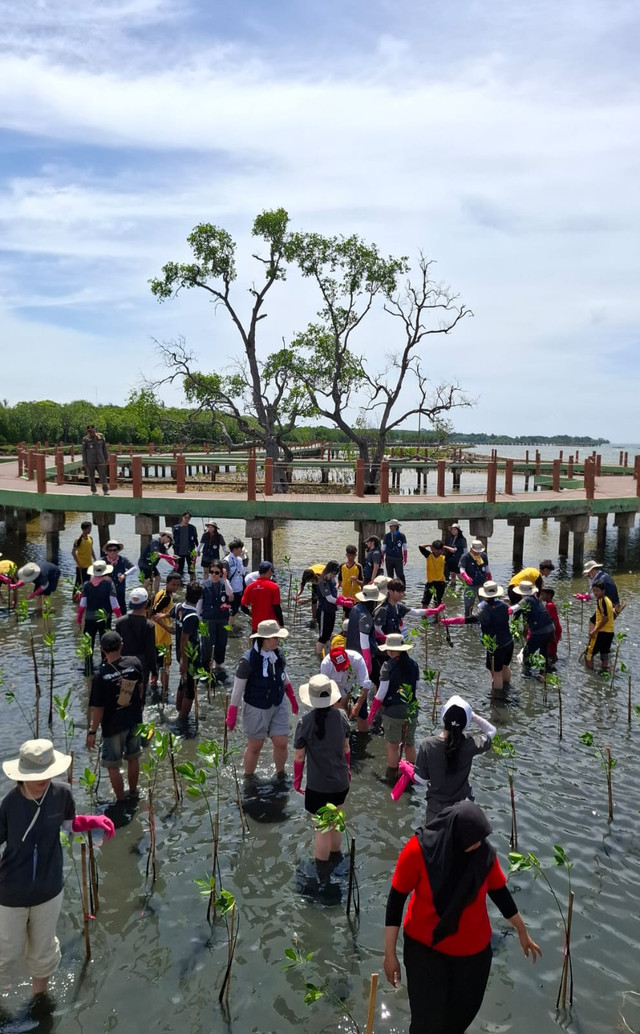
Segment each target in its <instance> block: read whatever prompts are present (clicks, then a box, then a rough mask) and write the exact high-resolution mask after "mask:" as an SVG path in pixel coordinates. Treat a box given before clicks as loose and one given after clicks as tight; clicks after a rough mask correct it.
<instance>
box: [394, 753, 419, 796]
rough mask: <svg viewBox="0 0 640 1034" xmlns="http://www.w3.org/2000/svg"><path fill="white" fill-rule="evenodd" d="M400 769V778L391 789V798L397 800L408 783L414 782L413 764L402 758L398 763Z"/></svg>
mask: <svg viewBox="0 0 640 1034" xmlns="http://www.w3.org/2000/svg"><path fill="white" fill-rule="evenodd" d="M398 769H399V771H400V778H399V779H398V782H397V783H396V785H395V786H394V788H393V790H392V791H391V800H392V801H399V800H400V798H401V797H402V795H403V793H404V791H405V790H406V789H407V787H408V786H409V784H410V783H413V782H414V778H413V765H412V764H411V762H409V761H405V759H404V758H403V759H402V761H401V762H400V764H399V765H398Z"/></svg>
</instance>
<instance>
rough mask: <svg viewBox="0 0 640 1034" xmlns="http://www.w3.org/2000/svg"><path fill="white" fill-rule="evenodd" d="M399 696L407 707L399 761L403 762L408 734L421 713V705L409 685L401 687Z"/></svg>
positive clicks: (405, 684)
mask: <svg viewBox="0 0 640 1034" xmlns="http://www.w3.org/2000/svg"><path fill="white" fill-rule="evenodd" d="M398 696H399V697H400V699H401V700H402V703H403V704H404V706H405V716H404V721H403V723H402V735H401V737H400V745H399V751H398V761H401V760H402V755H403V754H404V748H405V743H406V739H407V733H408V732H409V726H410V725H411V723H412V721H413V720H414V718H415V719H417V717H418V712H419V711H420V704H419V703H418V701H417V700H416V698H415V696H414V693H413V690H412V688H411V686H410V685H409V684H408V683H404V684H403V685H402V686H400V689H399V690H398Z"/></svg>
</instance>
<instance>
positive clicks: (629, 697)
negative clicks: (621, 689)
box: [627, 675, 631, 725]
mask: <svg viewBox="0 0 640 1034" xmlns="http://www.w3.org/2000/svg"><path fill="white" fill-rule="evenodd" d="M628 678H629V688H628V691H627V722H628V724H629V725H631V675H629V676H628Z"/></svg>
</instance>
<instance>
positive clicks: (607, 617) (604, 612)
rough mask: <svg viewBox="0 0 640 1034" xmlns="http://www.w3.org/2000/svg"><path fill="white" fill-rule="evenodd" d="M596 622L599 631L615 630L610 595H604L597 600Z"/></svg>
mask: <svg viewBox="0 0 640 1034" xmlns="http://www.w3.org/2000/svg"><path fill="white" fill-rule="evenodd" d="M601 622H603V623H602V624H601ZM595 623H596V627H597V629H598V632H613V603H612V602H611V600H610V599H609V597H608V596H602V597H601V598H600V599H599V600H598V601H597V602H596V622H595Z"/></svg>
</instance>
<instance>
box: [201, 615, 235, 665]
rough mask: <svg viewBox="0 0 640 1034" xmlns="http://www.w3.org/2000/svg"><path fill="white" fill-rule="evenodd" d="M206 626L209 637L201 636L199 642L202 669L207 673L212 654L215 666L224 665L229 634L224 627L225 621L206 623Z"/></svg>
mask: <svg viewBox="0 0 640 1034" xmlns="http://www.w3.org/2000/svg"><path fill="white" fill-rule="evenodd" d="M207 624H208V626H209V635H208V636H204V635H203V636H202V639H201V640H200V654H201V659H202V667H203V668H206V669H207V671H208V670H209V666H210V664H211V654H212V653H213V659H214V661H215V663H216V664H224V658H225V654H226V652H227V639H228V638H229V633H228V632H227V629H226V627H225V625H226V621H207Z"/></svg>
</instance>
